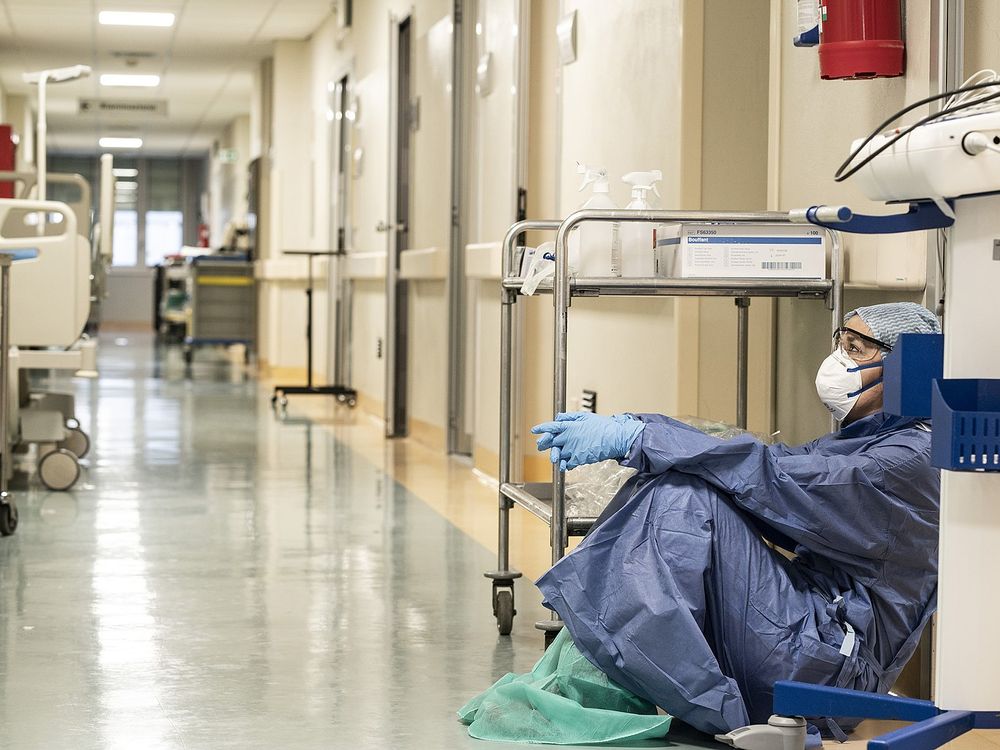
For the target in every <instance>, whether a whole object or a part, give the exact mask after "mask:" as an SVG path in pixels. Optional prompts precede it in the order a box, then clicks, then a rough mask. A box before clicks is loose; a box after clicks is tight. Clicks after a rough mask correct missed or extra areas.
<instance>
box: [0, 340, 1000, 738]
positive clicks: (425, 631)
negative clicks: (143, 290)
mask: <svg viewBox="0 0 1000 750" xmlns="http://www.w3.org/2000/svg"><path fill="white" fill-rule="evenodd" d="M100 372H101V375H100V377H99V378H98V379H95V380H73V381H69V380H66V381H62V382H61V385H62V386H63V387H65V388H72V389H74V390H75V392H76V394H77V399H78V400H77V411H78V415H79V418H80V421H81V422H82V423H83V425H84V427H85V429H87V430H88V431H89V432H90V434H91V437H92V440H93V449H92V452H91V455H90V456H89V457H88V459H87V463H88V466H87V468H86V469H85V472H84V476H83V477H82V479H81V481H80V483H79V484H78V485H77V487H76V488H75V489H74V490H73V491H71V492H66V493H52V492H47V491H45V490H44V489H43V488H42V487H41V485H40V484H39V483H38V482H37V480H36V479H33V478H31V479H29V480H28V481H27V484H25V485H23V486H22V487H20V488H19V489H18V491H17V498H18V502H19V507H20V510H21V526H20V529H19V530H18V532H17V534H16V535H15V536H13V537H9V538H6V539H3V540H0V748H5V749H7V748H13V749H16V750H20V749H22V748H30V749H32V750H34V749H35V748H38V749H45V750H49V749H54V750H59V749H61V748H67V749H69V748H72V749H73V750H89V749H97V748H101V749H105V748H107V749H112V748H113V749H115V750H126V749H127V750H152V749H154V748H170V749H173V748H178V749H190V750H223V749H226V748H240V749H250V748H282V749H284V750H298V749H299V748H302V749H306V748H310V749H311V748H390V747H409V748H484V747H509V746H504V745H492V744H490V743H483V742H479V741H476V740H472V739H470V738H469V737H468V736H467V735H466V732H465V728H464V727H462V726H461V725H460V724H458V722H457V721H456V720H455V716H454V711H455V709H456V708H457V707H458V706H460V705H461V704H462V703H463V702H464V701H465V700H466V699H467V698H469V697H470V696H471V695H473V694H474V693H476V692H478V691H480V690H481V689H483V688H484V687H486V686H488V685H489V684H490V683H491V682H492V681H493V680H495V679H496V678H497V677H499V676H501V675H502V674H504V673H505V672H508V671H525V670H527V669H529V668H530V667H531V665H532V664H533V663H534V661H535V660H536V659H537V658H538V657H539V655H540V652H541V641H540V637H539V635H538V632H537V631H536V630H535V629H534V628H533V625H532V624H533V622H534V621H535V620H537V619H539V618H541V617H543V616H545V613H544V610H542V608H541V606H540V603H539V601H538V596H537V593H536V592H535V590H534V589H533V587H532V586H531V584H530V581H528V580H527V576H526V580H524V581H521V582H519V584H518V587H519V588H518V610H519V615H518V618H517V620H516V622H515V629H514V634H513V636H512V637H510V638H502V637H499V636H498V635H497V633H496V629H495V625H494V621H493V618H492V615H491V613H490V610H489V603H488V599H489V596H488V592H489V585H488V582H487V581H486V580H485V579H484V578H483V577H482V571H483V570H486V569H488V568H491V567H494V565H495V560H494V549H495V548H494V547H493V546H492V545H493V544H494V543H495V542H494V535H495V524H496V521H495V513H496V510H495V508H496V495H495V490H494V489H493V488H492V487H490V485H489V483H488V482H487V481H485V480H483V479H481V478H480V477H477V476H476V475H475V473H473V472H472V471H471V470H470V469H469V467H468V465H467V464H465V463H463V462H462V461H460V460H456V459H448V458H445V457H443V456H441V455H440V454H439V452H437V451H431V450H428V449H425V448H422V447H421V446H419V445H417V444H415V443H413V442H411V441H391V442H387V441H385V440H383V439H382V437H381V430H380V428H379V425H378V424H377V423H376V422H375V421H374V420H373V419H372V418H371V417H367V416H365V415H363V414H361V413H359V412H353V411H350V410H347V409H345V408H343V407H335V406H333V405H331V404H329V403H326V402H324V401H320V400H316V399H314V400H311V401H310V400H309V399H300V400H298V401H296V400H295V399H294V398H293V400H292V404H291V406H290V408H289V414H288V416H287V418H285V419H284V420H279V419H276V418H275V416H274V415H273V414H272V412H271V410H270V407H269V404H268V396H269V394H268V392H267V390H266V384H261V383H258V382H256V381H255V380H253V379H251V378H250V377H248V375H247V374H246V373H245V371H244V369H243V367H242V364H241V361H240V359H239V358H238V357H235V358H232V359H229V358H227V357H226V356H225V354H223V353H221V352H212V351H205V352H198V353H197V354H196V356H195V363H194V366H193V369H192V371H191V372H190V376H188V374H187V373H185V368H184V365H183V362H182V360H181V356H180V352H178V351H176V350H170V349H160V348H157V347H155V346H154V345H153V342H152V340H151V338H150V337H148V336H146V335H143V334H136V333H121V334H117V335H106V336H103V337H102V340H101V355H100ZM546 533H547V532H546V529H545V528H544V527H542V526H541V525H540V524H538V523H537V522H535V521H534V520H533V519H523V518H521V517H517V518H516V523H515V526H514V536H515V540H516V543H515V545H514V548H513V551H512V554H513V557H514V560H515V561H516V562H517V564H518V565H519V566H520V567H521V568H522V569H523V570H525V572H526V574H528V576H534V575H537V574H538V573H540V572H541V571H542V570H543V569H544V566H545V560H546V558H547V555H548V552H547V541H546ZM983 741H984V742H986V743H988V744H985V745H981V744H979V743H976V744H964V743H963V744H962V745H961V747H962V748H972V747H989V748H996V747H1000V744H993V741H992V739H984V740H983ZM645 747H676V748H687V747H717V746H716V745H714V743H708V742H707V741H704V740H701V739H699V738H697V737H692V736H688V737H681V736H675V737H674V738H672V739H668V740H664V741H661V742H657V743H650V744H647V745H645ZM955 747H959V745H955Z"/></svg>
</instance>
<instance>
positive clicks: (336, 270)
mask: <svg viewBox="0 0 1000 750" xmlns="http://www.w3.org/2000/svg"><path fill="white" fill-rule="evenodd" d="M354 67H355V66H354V60H353V59H352V60H351V61H350V62H349V63H348V64H347V65H345V66H343V67H342V68H338V69H337V70H336V71H335V72H334V74H333V75H331V76H330V79H329V81H328V83H327V94H328V96H327V107H328V113H329V114H328V116H327V119H328V122H329V125H328V127H327V138H328V141H327V143H328V146H329V153H328V158H327V169H328V172H327V186H328V188H329V191H330V192H329V196H328V201H327V209H328V211H329V221H328V222H327V225H328V227H327V229H328V241H329V242H328V245H327V246H328V247H329V248H330V249H331V250H335V251H337V252H339V253H341V254H340V255H336V256H331V258H330V263H329V266H328V269H327V290H328V293H327V330H328V331H329V334H328V336H329V338H330V344H331V346H329V347H327V373H330V375H328V377H327V381H328V382H332V383H333V384H334V385H339V386H345V387H346V386H348V385H349V384H350V382H351V284H350V280H349V279H348V278H347V277H346V275H345V269H344V261H345V258H346V255H347V253H348V252H350V251H351V249H352V248H353V242H354V237H353V227H352V224H351V214H350V207H351V199H352V197H353V175H352V160H351V158H350V154H348V153H347V151H346V148H345V147H350V145H351V144H352V143H353V131H354V121H353V119H352V118H351V117H349V116H348V112H352V111H353V112H356V110H354V109H352V100H353V86H354V77H355V76H354ZM344 81H346V82H347V85H346V88H345V89H344V90H343V91H341V90H340V87H341V86H342V85H343V82H344ZM338 100H339V101H338ZM338 104H339V106H340V107H341V109H339V110H338V109H336V107H337V106H338ZM338 114H339V115H340V117H338V116H337V115H338ZM338 180H342V185H338V184H336V181H338Z"/></svg>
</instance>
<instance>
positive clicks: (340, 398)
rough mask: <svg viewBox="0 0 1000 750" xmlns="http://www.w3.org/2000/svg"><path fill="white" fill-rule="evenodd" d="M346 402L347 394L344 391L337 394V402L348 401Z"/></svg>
mask: <svg viewBox="0 0 1000 750" xmlns="http://www.w3.org/2000/svg"><path fill="white" fill-rule="evenodd" d="M346 402H347V396H345V395H344V394H343V393H338V394H337V403H338V404H343V403H346Z"/></svg>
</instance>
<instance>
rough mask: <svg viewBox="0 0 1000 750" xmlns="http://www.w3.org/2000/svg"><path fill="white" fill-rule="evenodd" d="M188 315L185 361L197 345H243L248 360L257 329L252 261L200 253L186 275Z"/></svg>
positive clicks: (255, 293) (188, 362)
mask: <svg viewBox="0 0 1000 750" xmlns="http://www.w3.org/2000/svg"><path fill="white" fill-rule="evenodd" d="M188 305H189V312H188V315H189V318H188V329H187V336H186V337H185V338H184V361H185V362H186V363H187V364H191V360H192V358H193V357H194V348H195V347H198V346H230V345H232V344H243V345H244V346H245V347H246V352H245V354H244V357H245V359H246V360H247V361H249V360H250V351H251V349H252V348H253V345H254V335H255V331H256V329H257V319H256V310H257V287H256V285H255V283H254V270H253V262H252V261H250V260H249V259H247V257H246V256H245V255H232V256H226V255H200V256H197V257H195V258H192V259H191V262H190V264H189V274H188Z"/></svg>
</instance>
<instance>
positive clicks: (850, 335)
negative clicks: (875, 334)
mask: <svg viewBox="0 0 1000 750" xmlns="http://www.w3.org/2000/svg"><path fill="white" fill-rule="evenodd" d="M833 347H834V349H838V348H839V349H840V350H841V351H842V352H843V353H844V354H846V355H847V356H848V357H850V358H851V359H852V360H854V361H855V362H871V361H872V360H873V359H875V358H876V357H878V356H879V355H881V354H882V353H883V352H891V351H892V347H891V346H889V345H888V344H886V343H885V342H884V341H879V340H878V339H876V338H872V337H871V336H865V334H863V333H858V332H857V331H855V330H854V329H853V328H847V327H842V328H838V329H837V330H836V331H834V332H833Z"/></svg>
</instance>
